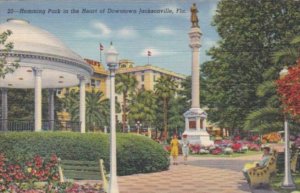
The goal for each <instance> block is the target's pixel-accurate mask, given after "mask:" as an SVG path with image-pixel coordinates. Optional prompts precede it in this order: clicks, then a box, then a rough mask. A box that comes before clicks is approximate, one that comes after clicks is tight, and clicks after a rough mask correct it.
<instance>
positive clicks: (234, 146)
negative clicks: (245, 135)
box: [231, 143, 242, 152]
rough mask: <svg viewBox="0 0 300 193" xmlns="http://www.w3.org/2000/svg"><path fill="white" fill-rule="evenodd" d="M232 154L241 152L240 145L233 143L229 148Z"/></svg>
mask: <svg viewBox="0 0 300 193" xmlns="http://www.w3.org/2000/svg"><path fill="white" fill-rule="evenodd" d="M231 148H232V150H233V152H240V151H241V150H242V144H240V143H234V144H232V146H231Z"/></svg>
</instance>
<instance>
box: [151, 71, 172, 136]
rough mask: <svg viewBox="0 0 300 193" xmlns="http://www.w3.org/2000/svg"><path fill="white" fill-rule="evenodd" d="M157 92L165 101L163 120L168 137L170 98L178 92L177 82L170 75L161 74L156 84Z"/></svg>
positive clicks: (165, 133) (165, 134)
mask: <svg viewBox="0 0 300 193" xmlns="http://www.w3.org/2000/svg"><path fill="white" fill-rule="evenodd" d="M154 90H155V94H156V95H157V96H158V97H159V99H161V100H162V102H163V120H164V134H163V137H164V138H165V139H166V137H167V131H168V103H169V101H170V99H171V98H172V97H173V96H174V95H175V94H176V93H177V83H176V82H175V81H174V80H173V79H172V77H170V76H161V77H160V78H159V79H158V80H157V82H156V84H155V86H154Z"/></svg>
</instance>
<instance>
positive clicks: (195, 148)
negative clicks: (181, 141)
mask: <svg viewBox="0 0 300 193" xmlns="http://www.w3.org/2000/svg"><path fill="white" fill-rule="evenodd" d="M200 149H201V146H200V145H199V144H195V145H193V144H191V145H190V151H191V152H192V153H194V154H197V153H200Z"/></svg>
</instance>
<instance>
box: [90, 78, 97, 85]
mask: <svg viewBox="0 0 300 193" xmlns="http://www.w3.org/2000/svg"><path fill="white" fill-rule="evenodd" d="M95 85H96V80H95V79H91V87H95Z"/></svg>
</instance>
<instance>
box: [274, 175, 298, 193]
mask: <svg viewBox="0 0 300 193" xmlns="http://www.w3.org/2000/svg"><path fill="white" fill-rule="evenodd" d="M293 179H294V182H295V184H296V186H297V188H296V190H298V191H300V173H297V174H293ZM282 180H283V174H277V175H276V177H274V178H272V188H273V189H274V190H275V191H277V192H278V193H291V192H293V191H292V190H283V189H281V188H280V186H281V182H282Z"/></svg>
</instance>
